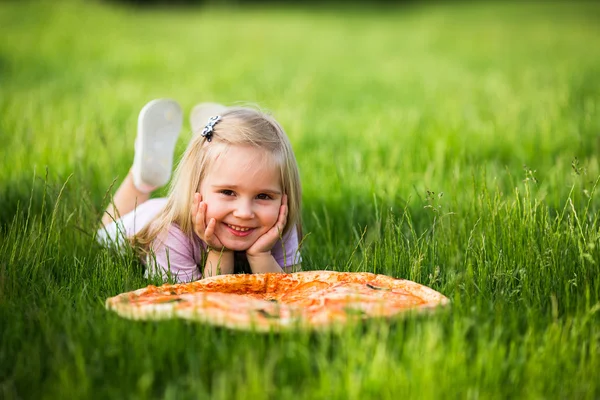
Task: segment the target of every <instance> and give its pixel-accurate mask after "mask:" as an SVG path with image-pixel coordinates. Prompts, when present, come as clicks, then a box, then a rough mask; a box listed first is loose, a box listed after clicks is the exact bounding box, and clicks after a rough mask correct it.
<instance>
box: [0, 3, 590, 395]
mask: <svg viewBox="0 0 600 400" xmlns="http://www.w3.org/2000/svg"><path fill="white" fill-rule="evenodd" d="M599 20H600V7H599V6H596V5H594V4H592V3H573V2H564V3H547V4H543V3H533V4H529V5H523V4H511V5H503V4H501V3H497V4H485V5H483V4H480V5H478V4H463V5H418V4H412V5H410V6H408V7H404V8H402V7H398V8H382V9H378V8H375V9H374V8H372V7H362V8H361V7H352V8H351V9H348V10H340V9H336V8H335V7H331V8H328V9H320V10H311V9H299V8H285V9H276V8H261V9H249V8H239V7H238V8H234V7H231V8H215V7H212V8H208V9H201V8H182V7H180V8H178V9H168V8H167V9H165V8H162V9H136V8H127V7H121V6H116V5H114V4H113V5H108V4H95V3H91V4H84V3H79V2H67V3H56V4H55V3H54V2H52V3H50V2H43V3H37V2H3V3H1V4H0V34H1V36H2V40H0V152H1V153H0V154H1V157H0V398H5V399H13V398H14V399H16V398H45V397H47V398H85V397H99V398H108V397H111V398H140V399H141V398H156V397H159V398H163V397H164V398H176V399H180V398H197V397H199V398H209V397H210V398H215V399H219V398H243V399H246V398H252V399H262V398H294V399H304V398H306V399H309V398H327V399H332V398H334V399H365V398H373V399H379V398H390V399H392V398H393V399H398V398H401V397H409V398H433V397H438V398H453V397H454V398H473V399H474V398H505V397H511V398H523V397H527V398H590V399H592V398H598V397H600V384H599V381H600V379H599V377H600V375H599V373H598V371H599V370H600V279H599V278H598V274H599V270H600V268H599V266H598V263H600V231H599V221H598V210H599V208H600V199H599V198H598V194H597V193H596V192H597V183H598V177H599V176H600V170H599V161H598V154H599V152H600V79H599V77H600V46H598V43H600V25H599V24H598V21H599ZM156 97H171V98H175V99H177V100H178V101H180V103H181V104H182V106H183V107H184V109H185V110H186V112H187V111H189V110H190V109H191V107H192V106H193V105H194V104H195V103H197V102H200V101H209V100H210V101H220V102H224V103H227V104H232V103H233V102H236V101H243V102H252V103H258V104H259V105H261V106H263V107H265V108H268V109H270V110H272V112H273V113H274V115H275V117H276V118H277V119H278V120H279V121H280V122H281V123H282V125H283V126H284V127H285V128H286V130H287V132H288V135H289V136H290V138H291V141H292V143H293V145H294V148H295V151H296V155H297V158H298V161H299V164H300V168H301V174H302V180H303V190H304V192H303V201H304V208H303V219H304V231H305V233H306V234H308V236H307V237H306V240H305V246H304V248H303V257H304V262H303V265H304V269H308V270H316V269H330V270H338V271H369V272H376V273H383V274H388V275H391V276H394V277H401V278H406V279H411V280H414V281H416V282H419V283H422V284H425V285H428V286H430V287H432V288H434V289H436V290H438V291H440V292H441V293H443V294H445V295H446V296H448V297H449V298H450V299H451V301H452V306H451V307H450V308H449V309H447V310H444V311H441V312H438V313H434V314H430V315H425V316H419V317H408V318H402V319H394V320H392V321H373V322H368V323H365V324H361V325H359V326H350V327H348V328H347V329H345V330H343V331H341V332H335V333H314V334H307V333H287V334H270V335H264V334H258V333H253V332H232V331H229V330H224V329H219V328H214V327H211V326H205V325H201V324H193V323H192V324H190V323H186V322H182V321H166V322H160V323H142V322H132V321H128V320H123V319H120V318H119V317H118V316H116V315H114V314H112V313H109V312H107V311H106V310H105V309H104V301H105V299H106V298H107V297H110V296H114V295H116V294H118V293H121V292H124V291H128V290H133V289H136V288H139V287H143V286H145V285H147V284H149V282H148V281H147V280H145V279H144V278H143V275H142V270H141V267H140V265H139V263H137V262H136V260H135V258H134V256H133V255H132V254H130V253H125V254H116V253H113V252H110V251H109V250H107V249H104V248H101V247H100V246H99V245H97V244H96V242H95V240H94V232H95V229H96V227H97V223H98V220H99V218H100V215H101V213H102V210H103V207H104V206H105V205H106V203H107V201H108V194H109V193H111V190H114V185H116V184H118V183H119V181H120V179H122V178H123V177H124V175H125V174H126V172H127V170H128V168H129V166H130V163H131V160H132V156H133V140H134V138H135V133H136V120H137V113H138V112H139V110H140V108H141V107H142V106H143V105H144V104H145V103H146V102H147V101H149V100H151V99H153V98H156ZM184 129H185V130H184V133H183V134H182V138H181V140H180V142H179V143H178V152H179V153H180V152H181V151H182V150H183V149H184V147H185V142H186V140H187V139H188V138H189V136H190V128H189V124H188V123H187V121H186V123H185V127H184ZM162 194H164V192H162V193H158V194H157V195H162Z"/></svg>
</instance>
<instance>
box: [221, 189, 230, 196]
mask: <svg viewBox="0 0 600 400" xmlns="http://www.w3.org/2000/svg"><path fill="white" fill-rule="evenodd" d="M221 194H224V195H225V196H233V190H227V189H223V190H221Z"/></svg>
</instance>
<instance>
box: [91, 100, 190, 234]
mask: <svg viewBox="0 0 600 400" xmlns="http://www.w3.org/2000/svg"><path fill="white" fill-rule="evenodd" d="M182 123H183V113H182V111H181V107H180V106H179V104H177V102H175V101H173V100H167V99H158V100H153V101H151V102H150V103H148V104H146V105H145V106H144V108H142V111H141V112H140V115H139V117H138V132H137V137H136V139H135V156H134V160H133V166H132V167H131V170H130V171H129V173H128V174H127V177H125V180H124V181H123V182H122V183H121V185H120V186H119V188H118V189H117V192H116V193H115V195H114V196H113V199H112V202H111V204H109V205H108V207H107V209H106V211H105V213H104V215H103V217H102V225H103V226H107V225H108V224H110V223H111V222H113V221H117V220H119V219H120V218H121V217H122V216H124V215H125V214H127V213H130V212H131V211H133V210H135V208H136V207H137V206H139V205H140V204H142V203H143V202H145V201H146V200H148V199H149V198H150V194H151V193H152V191H153V190H154V189H157V188H159V187H161V186H164V185H165V184H166V183H167V182H168V181H169V179H170V177H171V170H172V167H173V151H174V150H175V143H176V142H177V137H178V136H179V131H180V130H181V125H182Z"/></svg>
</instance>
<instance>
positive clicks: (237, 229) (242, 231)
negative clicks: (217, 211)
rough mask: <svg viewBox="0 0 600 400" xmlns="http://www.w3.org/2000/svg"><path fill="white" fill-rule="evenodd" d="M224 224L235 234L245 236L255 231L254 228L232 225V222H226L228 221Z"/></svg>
mask: <svg viewBox="0 0 600 400" xmlns="http://www.w3.org/2000/svg"><path fill="white" fill-rule="evenodd" d="M223 224H224V225H225V226H226V227H227V230H228V231H229V232H230V233H231V234H232V235H234V236H239V237H244V236H248V235H249V234H251V233H252V231H254V228H247V227H243V226H237V225H230V224H226V223H223Z"/></svg>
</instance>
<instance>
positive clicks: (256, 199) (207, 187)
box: [200, 145, 283, 251]
mask: <svg viewBox="0 0 600 400" xmlns="http://www.w3.org/2000/svg"><path fill="white" fill-rule="evenodd" d="M280 176H281V174H280V168H279V166H278V165H277V163H276V162H275V160H274V159H273V156H272V155H271V154H270V153H268V152H267V151H265V150H264V149H261V148H258V147H254V146H251V145H234V146H230V147H229V148H228V149H227V150H225V151H224V152H223V153H222V154H221V155H220V156H219V158H218V159H217V160H216V161H215V163H214V164H213V165H212V166H211V168H210V170H209V171H207V174H206V178H205V179H204V180H203V181H202V184H201V186H200V194H201V195H202V200H203V201H204V202H205V203H206V204H207V210H206V222H207V223H208V221H210V219H211V218H214V219H215V220H216V221H217V225H216V227H215V235H216V236H217V238H218V239H219V240H220V241H221V243H222V244H223V246H225V247H226V248H228V249H230V250H236V251H243V250H247V249H248V248H249V247H250V246H251V245H252V244H253V243H254V242H256V240H257V239H258V238H259V237H261V236H262V235H264V234H265V233H266V232H267V231H268V230H269V229H271V228H272V227H273V226H274V225H275V223H276V222H277V218H278V216H279V208H280V206H281V201H282V196H283V193H282V192H283V189H282V186H281V178H280Z"/></svg>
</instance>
